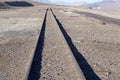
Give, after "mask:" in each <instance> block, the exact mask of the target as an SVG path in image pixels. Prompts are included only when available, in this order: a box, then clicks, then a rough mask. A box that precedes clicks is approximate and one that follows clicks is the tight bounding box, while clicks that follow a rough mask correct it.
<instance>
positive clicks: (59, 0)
mask: <svg viewBox="0 0 120 80" xmlns="http://www.w3.org/2000/svg"><path fill="white" fill-rule="evenodd" d="M34 1H42V2H53V3H57V4H59V3H67V4H69V3H76V2H88V3H94V2H99V1H102V0H34Z"/></svg>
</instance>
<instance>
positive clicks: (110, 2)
mask: <svg viewBox="0 0 120 80" xmlns="http://www.w3.org/2000/svg"><path fill="white" fill-rule="evenodd" d="M89 7H91V8H98V9H120V0H103V1H101V2H97V3H93V4H89Z"/></svg>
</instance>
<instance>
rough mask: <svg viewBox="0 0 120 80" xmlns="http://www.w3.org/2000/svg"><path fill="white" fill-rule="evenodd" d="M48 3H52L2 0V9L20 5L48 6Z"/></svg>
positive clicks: (0, 6)
mask: <svg viewBox="0 0 120 80" xmlns="http://www.w3.org/2000/svg"><path fill="white" fill-rule="evenodd" d="M46 5H50V4H47V3H42V2H35V1H32V0H0V10H3V9H13V8H18V7H31V6H46Z"/></svg>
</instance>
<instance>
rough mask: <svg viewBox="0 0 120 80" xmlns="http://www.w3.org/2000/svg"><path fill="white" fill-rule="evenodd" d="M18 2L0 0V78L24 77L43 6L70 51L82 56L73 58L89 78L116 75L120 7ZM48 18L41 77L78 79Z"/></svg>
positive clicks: (110, 79)
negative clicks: (60, 29) (114, 10)
mask: <svg viewBox="0 0 120 80" xmlns="http://www.w3.org/2000/svg"><path fill="white" fill-rule="evenodd" d="M21 1H22V2H21ZM6 2H7V3H6ZM21 3H24V5H23V4H21ZM17 4H19V5H16V0H11V1H10V0H1V1H0V80H24V79H26V77H27V75H28V73H29V68H31V67H30V66H31V65H30V62H31V59H32V57H33V55H34V53H35V49H36V45H37V41H38V39H39V35H40V31H41V28H42V24H43V20H44V16H45V12H46V9H47V8H52V9H53V12H54V14H55V15H56V18H57V19H58V20H59V22H60V23H59V25H60V24H61V26H62V27H63V28H64V29H65V31H66V33H67V36H68V37H69V38H68V39H69V41H70V42H72V47H74V48H73V49H75V50H76V51H77V53H79V54H80V55H79V56H78V61H77V62H78V65H79V67H80V68H81V71H82V73H83V74H84V76H85V78H86V79H87V80H119V79H120V70H119V68H120V59H119V58H120V54H119V53H120V36H119V35H120V27H119V21H120V17H119V16H120V15H119V13H120V12H119V11H116V12H112V11H108V10H106V11H104V10H99V11H98V10H92V9H85V8H80V7H65V6H56V5H50V4H45V3H38V2H33V1H30V0H29V1H26V0H19V1H17ZM76 12H77V13H76ZM80 12H83V13H80ZM86 12H87V14H86ZM48 14H51V13H50V12H49V13H48ZM88 14H90V16H89V15H88ZM91 15H93V16H94V17H93V16H91ZM98 15H99V16H102V17H98ZM52 18H53V17H52V16H48V18H46V19H47V20H46V22H47V23H49V24H46V27H47V28H46V32H45V40H44V49H43V55H42V57H41V59H42V60H41V65H40V66H41V71H40V72H39V75H38V76H39V79H41V80H65V79H66V80H70V79H71V80H72V79H78V80H79V78H76V77H78V75H76V72H75V69H74V68H75V67H74V62H72V60H71V57H70V56H69V55H70V54H69V52H67V49H66V47H65V46H63V45H64V44H65V43H64V42H63V38H61V37H60V34H59V30H58V29H57V30H56V29H55V25H56V24H54V23H53V22H54V21H53V20H54V19H52ZM113 18H114V19H113ZM110 19H111V21H110ZM116 22H117V23H118V24H116ZM52 23H53V24H52ZM57 32H58V33H57ZM62 36H63V35H62ZM57 42H58V43H57ZM51 46H52V47H51ZM63 47H64V48H63ZM68 47H70V45H69V46H68ZM54 60H55V61H54ZM67 60H68V61H67ZM81 64H82V65H81ZM66 65H67V66H66ZM68 65H69V66H68ZM65 66H66V67H65ZM70 67H72V68H70ZM72 71H73V73H72ZM40 74H41V75H40ZM74 75H75V76H74ZM40 76H41V77H40ZM37 79H38V77H37Z"/></svg>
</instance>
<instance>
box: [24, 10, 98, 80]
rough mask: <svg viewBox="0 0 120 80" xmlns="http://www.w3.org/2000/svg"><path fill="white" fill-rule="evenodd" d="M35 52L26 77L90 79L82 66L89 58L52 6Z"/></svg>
mask: <svg viewBox="0 0 120 80" xmlns="http://www.w3.org/2000/svg"><path fill="white" fill-rule="evenodd" d="M33 55H34V56H33V57H32V59H31V62H30V66H29V69H28V73H27V75H26V80H85V79H87V78H86V77H87V75H86V73H85V71H84V70H82V69H81V68H83V67H82V65H83V64H84V63H85V61H84V59H83V57H82V55H80V53H79V52H78V51H77V49H76V47H75V46H74V44H73V43H72V40H71V38H70V37H69V35H68V34H67V33H66V31H65V30H64V28H63V27H62V24H61V23H60V22H59V20H58V19H57V18H56V16H55V14H54V12H53V11H52V9H47V10H46V13H45V17H44V21H43V25H42V28H41V31H40V35H39V38H38V42H37V45H36V49H35V53H34V54H33ZM80 60H82V62H83V64H81V63H80ZM87 66H88V65H87ZM84 67H85V66H84ZM92 77H94V76H92ZM97 80H99V79H98V78H97Z"/></svg>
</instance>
